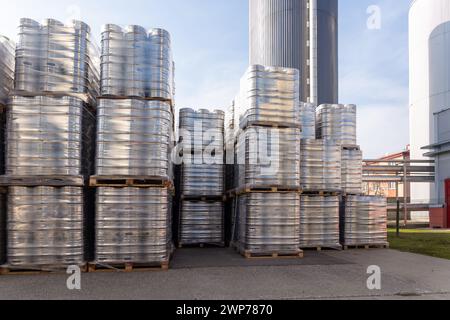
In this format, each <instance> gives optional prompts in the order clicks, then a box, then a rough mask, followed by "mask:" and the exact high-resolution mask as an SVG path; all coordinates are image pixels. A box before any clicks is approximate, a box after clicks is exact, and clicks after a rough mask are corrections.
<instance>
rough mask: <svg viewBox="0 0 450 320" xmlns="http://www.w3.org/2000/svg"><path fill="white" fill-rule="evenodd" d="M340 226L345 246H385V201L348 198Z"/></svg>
mask: <svg viewBox="0 0 450 320" xmlns="http://www.w3.org/2000/svg"><path fill="white" fill-rule="evenodd" d="M342 218H343V219H342V221H341V225H342V226H343V230H342V235H341V236H342V240H343V242H344V244H345V245H347V246H358V245H386V244H387V243H388V240H387V200H386V198H384V197H378V196H348V197H347V198H346V200H345V212H344V216H343V217H342Z"/></svg>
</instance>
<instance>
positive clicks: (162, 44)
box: [101, 24, 175, 100]
mask: <svg viewBox="0 0 450 320" xmlns="http://www.w3.org/2000/svg"><path fill="white" fill-rule="evenodd" d="M101 74H102V76H101V83H102V95H113V96H127V97H144V98H160V99H168V100H173V98H174V94H175V87H174V63H173V58H172V48H171V40H170V34H169V33H168V32H167V31H166V30H163V29H151V30H150V31H148V32H147V31H146V30H145V29H144V28H143V27H140V26H134V25H131V26H127V27H125V28H124V29H122V28H121V27H119V26H117V25H113V24H108V25H105V26H104V27H103V31H102V55H101Z"/></svg>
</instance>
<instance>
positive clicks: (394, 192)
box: [363, 146, 411, 202]
mask: <svg viewBox="0 0 450 320" xmlns="http://www.w3.org/2000/svg"><path fill="white" fill-rule="evenodd" d="M410 159H411V154H410V150H409V146H407V147H406V149H405V150H404V151H401V152H397V153H392V154H388V155H386V156H384V157H381V158H379V159H376V160H383V161H384V160H385V162H377V163H374V164H372V163H370V162H367V163H366V165H377V166H383V165H385V166H390V165H395V163H393V161H394V160H410ZM363 188H364V189H363V190H364V193H365V194H367V195H374V196H384V197H386V198H388V200H391V202H392V201H394V200H396V199H397V198H402V199H403V197H404V193H405V190H406V198H407V200H408V202H409V201H410V197H411V184H410V183H408V184H407V185H406V188H405V187H404V185H403V183H401V182H400V183H398V182H365V183H364V185H363Z"/></svg>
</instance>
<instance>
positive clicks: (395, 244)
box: [389, 229, 450, 260]
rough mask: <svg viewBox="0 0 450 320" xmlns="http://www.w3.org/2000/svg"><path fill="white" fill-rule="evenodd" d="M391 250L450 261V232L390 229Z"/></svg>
mask: <svg viewBox="0 0 450 320" xmlns="http://www.w3.org/2000/svg"><path fill="white" fill-rule="evenodd" d="M389 244H390V247H391V249H395V250H399V251H403V252H412V253H418V254H423V255H427V256H432V257H436V258H443V259H448V260H450V231H434V230H401V233H400V237H397V236H396V232H395V230H394V229H389Z"/></svg>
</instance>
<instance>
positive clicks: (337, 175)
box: [300, 139, 342, 192]
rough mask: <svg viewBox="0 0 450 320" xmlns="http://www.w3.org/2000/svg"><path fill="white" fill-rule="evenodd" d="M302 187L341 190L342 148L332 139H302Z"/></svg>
mask: <svg viewBox="0 0 450 320" xmlns="http://www.w3.org/2000/svg"><path fill="white" fill-rule="evenodd" d="M300 153H301V165H300V168H301V169H300V170H301V187H302V189H303V190H305V191H333V192H338V191H341V188H342V184H341V179H342V176H341V148H340V147H339V146H338V145H336V144H335V143H333V142H332V141H329V140H327V141H325V140H310V139H303V140H302V141H301V151H300Z"/></svg>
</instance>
